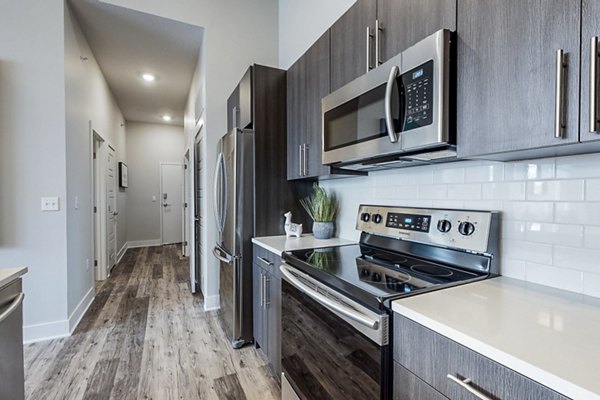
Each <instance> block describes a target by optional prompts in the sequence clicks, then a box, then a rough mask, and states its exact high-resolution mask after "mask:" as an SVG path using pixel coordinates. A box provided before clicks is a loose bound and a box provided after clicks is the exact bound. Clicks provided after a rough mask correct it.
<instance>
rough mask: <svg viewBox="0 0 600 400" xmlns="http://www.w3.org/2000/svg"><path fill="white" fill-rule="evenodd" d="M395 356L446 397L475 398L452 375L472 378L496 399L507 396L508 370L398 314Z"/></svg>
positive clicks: (485, 392) (483, 391) (476, 387)
mask: <svg viewBox="0 0 600 400" xmlns="http://www.w3.org/2000/svg"><path fill="white" fill-rule="evenodd" d="M394 340H395V342H394V359H395V361H396V362H398V363H400V364H401V365H403V366H404V367H405V368H407V369H408V370H410V371H412V372H413V373H414V374H415V375H417V376H418V377H420V378H421V379H423V380H424V381H425V382H427V383H429V384H430V385H431V386H433V387H434V388H435V389H436V390H438V391H439V392H441V393H442V394H444V395H445V396H446V397H448V398H450V399H455V400H472V399H473V398H474V397H473V395H472V394H470V393H469V392H468V391H467V390H466V389H464V388H463V387H461V386H460V385H459V384H457V383H455V382H453V381H452V380H450V379H449V378H448V375H449V374H450V375H453V376H455V377H456V378H459V379H466V378H470V379H471V381H472V382H471V384H470V386H471V387H473V388H474V389H476V390H477V391H479V392H481V393H482V394H484V395H486V396H488V397H490V398H492V399H504V398H505V396H504V394H505V392H504V387H505V382H504V380H505V369H504V368H503V367H502V366H501V365H500V364H498V363H495V362H493V361H491V360H489V359H487V358H485V357H483V356H481V355H479V354H478V353H475V352H474V351H471V350H469V349H467V348H466V347H464V346H461V345H459V344H458V343H456V342H453V341H452V340H449V339H448V338H446V337H444V336H441V335H439V334H437V333H435V332H433V331H432V330H430V329H428V328H425V327H423V326H422V325H419V324H417V323H416V322H414V321H412V320H410V319H407V318H404V317H401V316H399V315H397V314H395V317H394Z"/></svg>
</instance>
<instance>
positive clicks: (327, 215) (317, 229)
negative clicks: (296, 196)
mask: <svg viewBox="0 0 600 400" xmlns="http://www.w3.org/2000/svg"><path fill="white" fill-rule="evenodd" d="M300 204H302V207H304V209H305V210H306V212H307V213H308V215H310V217H311V218H312V220H313V221H314V222H313V235H315V238H316V239H329V238H331V237H332V236H333V227H334V224H333V222H334V219H335V215H336V213H337V210H338V204H337V200H336V198H335V196H333V195H330V194H329V193H327V191H326V190H325V189H323V188H322V187H321V186H319V184H318V183H315V184H314V185H313V193H312V195H310V196H308V197H306V198H304V199H302V200H300Z"/></svg>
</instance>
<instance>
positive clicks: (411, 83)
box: [400, 60, 434, 131]
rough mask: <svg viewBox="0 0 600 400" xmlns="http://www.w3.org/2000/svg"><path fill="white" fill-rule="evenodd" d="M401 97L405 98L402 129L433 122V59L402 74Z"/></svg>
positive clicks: (407, 129)
mask: <svg viewBox="0 0 600 400" xmlns="http://www.w3.org/2000/svg"><path fill="white" fill-rule="evenodd" d="M400 79H401V80H402V82H401V86H400V87H401V92H402V93H401V97H402V98H403V99H404V126H403V128H402V131H409V130H411V129H416V128H420V127H422V126H427V125H431V124H432V123H433V84H434V82H433V60H430V61H428V62H426V63H425V64H422V65H420V66H418V67H417V68H413V69H412V70H410V71H408V72H406V73H404V74H402V76H401V78H400Z"/></svg>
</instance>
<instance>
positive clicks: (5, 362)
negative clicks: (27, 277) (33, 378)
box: [0, 279, 25, 400]
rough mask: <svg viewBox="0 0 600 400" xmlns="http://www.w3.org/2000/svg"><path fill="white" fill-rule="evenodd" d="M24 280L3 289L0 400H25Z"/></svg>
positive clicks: (0, 299) (0, 294) (0, 289)
mask: <svg viewBox="0 0 600 400" xmlns="http://www.w3.org/2000/svg"><path fill="white" fill-rule="evenodd" d="M24 297H25V296H24V294H23V291H22V289H21V279H16V280H14V281H12V282H11V283H9V284H7V285H5V286H3V287H0V399H11V400H21V399H24V398H25V376H24V373H23V298H24Z"/></svg>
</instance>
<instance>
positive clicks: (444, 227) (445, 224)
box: [437, 219, 452, 233]
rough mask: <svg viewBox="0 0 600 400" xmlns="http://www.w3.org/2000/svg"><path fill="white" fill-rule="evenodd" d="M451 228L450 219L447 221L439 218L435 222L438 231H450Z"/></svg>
mask: <svg viewBox="0 0 600 400" xmlns="http://www.w3.org/2000/svg"><path fill="white" fill-rule="evenodd" d="M451 228H452V223H451V222H450V221H448V220H447V219H440V220H439V221H438V224H437V229H438V231H440V232H444V233H446V232H450V229H451Z"/></svg>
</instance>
